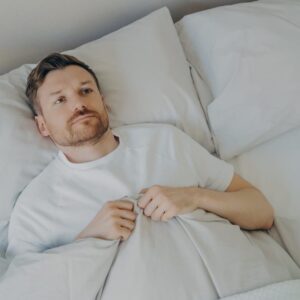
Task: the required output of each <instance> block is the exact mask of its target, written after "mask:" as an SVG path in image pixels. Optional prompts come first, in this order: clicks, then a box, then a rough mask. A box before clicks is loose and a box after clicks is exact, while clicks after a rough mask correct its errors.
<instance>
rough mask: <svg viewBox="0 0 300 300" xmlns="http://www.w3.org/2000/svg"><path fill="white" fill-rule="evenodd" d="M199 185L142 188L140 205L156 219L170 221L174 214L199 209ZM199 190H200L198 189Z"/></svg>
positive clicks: (147, 213) (148, 214)
mask: <svg viewBox="0 0 300 300" xmlns="http://www.w3.org/2000/svg"><path fill="white" fill-rule="evenodd" d="M196 190H199V188H197V187H179V188H175V187H166V186H160V185H154V186H152V187H150V188H147V189H142V190H141V191H140V193H142V194H143V195H142V197H141V198H140V200H139V202H138V206H139V207H140V208H142V209H144V214H145V215H146V216H148V217H151V219H152V220H154V221H168V220H169V219H171V218H173V217H174V216H177V215H180V214H185V213H188V212H192V211H194V210H195V209H197V208H198V207H197V202H196V197H195V193H196ZM198 192H199V191H198Z"/></svg>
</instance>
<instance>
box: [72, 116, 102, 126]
mask: <svg viewBox="0 0 300 300" xmlns="http://www.w3.org/2000/svg"><path fill="white" fill-rule="evenodd" d="M91 117H94V118H95V117H96V116H95V115H93V114H86V115H83V116H79V117H77V118H75V119H74V120H73V121H72V124H74V123H77V122H79V121H82V120H84V119H86V118H91Z"/></svg>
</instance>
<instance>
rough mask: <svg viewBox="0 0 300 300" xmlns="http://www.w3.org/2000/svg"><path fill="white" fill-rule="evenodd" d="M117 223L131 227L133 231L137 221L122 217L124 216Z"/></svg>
mask: <svg viewBox="0 0 300 300" xmlns="http://www.w3.org/2000/svg"><path fill="white" fill-rule="evenodd" d="M117 223H118V225H120V226H121V227H125V228H127V229H129V230H130V231H132V230H133V229H134V227H135V223H134V222H133V221H130V220H126V219H122V218H120V219H119V220H118V221H117Z"/></svg>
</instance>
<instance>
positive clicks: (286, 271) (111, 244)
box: [0, 206, 300, 300]
mask: <svg viewBox="0 0 300 300" xmlns="http://www.w3.org/2000/svg"><path fill="white" fill-rule="evenodd" d="M135 210H136V211H137V212H138V213H139V214H138V217H137V220H136V228H135V229H134V231H133V233H132V235H131V236H130V238H129V239H128V240H127V241H125V242H121V243H120V242H119V241H105V240H100V239H93V238H90V239H86V240H79V241H76V242H73V243H71V244H67V245H64V246H60V247H57V248H53V249H50V250H47V251H45V252H43V253H27V254H22V255H19V256H17V257H15V258H14V259H13V260H12V262H11V263H10V265H9V267H8V269H7V271H6V273H5V274H4V275H3V276H2V277H1V279H0V298H1V299H7V300H13V299H25V300H26V299H28V300H29V299H30V300H40V299H56V300H60V299H61V300H63V299H64V300H65V299H72V300H75V299H76V300H77V299H78V300H79V299H80V300H83V299H84V300H94V299H125V300H127V299H128V300H129V299H130V300H135V299H136V300H137V299H139V300H140V299H143V300H147V299H157V300H158V299H174V300H177V299H178V300H183V299H188V300H192V299H205V300H207V299H217V298H219V297H227V296H231V295H234V294H237V293H242V292H246V291H249V290H253V289H256V288H260V287H263V286H266V285H269V284H274V283H276V282H284V281H288V280H291V279H293V278H294V279H296V278H300V270H299V268H298V267H297V265H296V264H295V263H294V262H293V260H292V259H291V258H290V257H289V255H287V253H286V252H285V251H284V250H283V249H282V248H281V247H280V246H279V245H278V244H277V243H276V242H275V241H274V240H273V239H272V238H271V237H270V236H269V235H268V234H266V233H265V232H263V231H256V232H252V233H250V232H243V231H241V230H240V229H239V227H238V226H234V225H231V224H230V223H229V222H228V221H227V220H225V219H222V218H220V217H218V216H216V215H214V214H211V213H206V212H205V211H203V210H200V209H199V210H196V211H194V212H193V213H190V214H186V215H181V216H178V217H176V218H174V219H172V220H170V221H169V222H166V223H165V222H154V221H152V220H151V219H150V218H148V217H145V216H144V215H143V214H142V213H141V211H139V208H138V207H137V206H135ZM177 230H184V231H185V232H186V237H187V239H189V240H191V241H192V245H193V247H194V251H196V252H197V253H198V254H199V256H200V257H201V259H202V262H203V266H202V267H201V266H200V267H201V270H199V269H200V268H199V265H193V262H189V261H188V259H189V255H190V251H192V250H191V248H189V246H187V245H188V244H187V243H186V242H185V241H182V240H178V239H176V236H175V235H174V239H173V240H174V243H176V244H172V245H171V247H170V248H167V247H166V249H165V251H161V248H159V247H157V249H158V248H159V249H160V252H157V253H156V246H157V245H158V244H157V243H160V242H161V243H163V238H164V234H167V233H168V234H173V232H176V231H177ZM174 245H175V246H174ZM184 249H186V251H185V250H184ZM177 254H180V257H179V256H176V255H177ZM167 256H171V257H173V258H172V260H171V261H172V262H173V263H172V265H169V264H168V263H167V261H168V260H167V259H166V258H167ZM165 262H166V263H165ZM186 265H189V266H191V269H189V272H187V271H186ZM200 276H203V278H202V277H200ZM202 280H203V281H204V282H205V281H206V282H205V284H203V282H201V281H202ZM197 281H198V282H197ZM174 283H175V285H174ZM199 287H200V289H199ZM297 289H298V290H297ZM295 293H300V286H299V288H298V287H297V285H296V287H295ZM234 299H239V298H234ZM241 299H244V298H241ZM246 299H247V298H246Z"/></svg>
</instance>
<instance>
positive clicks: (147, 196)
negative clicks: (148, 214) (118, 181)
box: [138, 188, 154, 208]
mask: <svg viewBox="0 0 300 300" xmlns="http://www.w3.org/2000/svg"><path fill="white" fill-rule="evenodd" d="M153 196H154V195H153V192H152V189H151V188H150V189H147V192H146V193H144V194H143V195H142V197H141V198H140V199H139V201H138V206H139V207H141V208H145V207H146V206H147V205H148V203H149V202H150V201H151V200H152V197H153Z"/></svg>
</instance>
